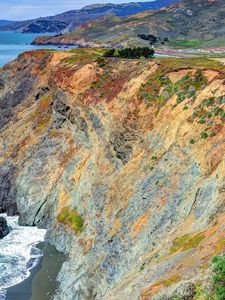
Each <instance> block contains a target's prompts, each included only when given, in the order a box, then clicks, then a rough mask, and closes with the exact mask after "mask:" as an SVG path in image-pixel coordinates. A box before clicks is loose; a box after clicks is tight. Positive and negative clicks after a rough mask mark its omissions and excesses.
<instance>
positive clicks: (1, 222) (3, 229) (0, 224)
mask: <svg viewBox="0 0 225 300" xmlns="http://www.w3.org/2000/svg"><path fill="white" fill-rule="evenodd" d="M7 234H9V226H8V224H7V221H6V219H5V218H3V217H0V239H3V238H4V237H5V236H6V235H7Z"/></svg>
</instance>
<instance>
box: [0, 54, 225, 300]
mask: <svg viewBox="0 0 225 300" xmlns="http://www.w3.org/2000/svg"><path fill="white" fill-rule="evenodd" d="M101 53H102V50H98V49H92V50H75V51H71V52H68V53H64V52H51V51H37V52H28V53H24V54H22V55H21V56H20V57H19V58H18V59H17V60H16V61H14V62H12V63H10V64H8V65H7V66H5V68H4V70H1V73H0V82H1V90H0V108H1V133H0V134H1V145H0V149H1V152H0V162H1V168H2V169H3V170H5V171H4V172H1V179H0V180H1V181H2V182H4V183H5V185H6V186H7V188H5V189H3V192H2V191H1V193H2V195H1V198H0V206H1V205H2V203H4V208H3V210H6V211H7V210H8V209H9V208H10V207H11V206H12V205H14V204H15V203H16V205H17V208H16V209H18V211H19V213H20V222H21V223H22V224H28V225H38V226H42V227H46V228H47V229H48V240H49V241H50V242H52V243H53V244H55V245H56V246H57V248H58V249H60V250H63V251H65V252H68V253H69V259H68V262H66V263H65V264H64V266H63V268H62V270H61V272H60V274H59V279H60V287H59V290H58V293H57V295H56V296H55V299H66V300H70V299H71V300H72V299H73V300H74V299H107V300H108V299H123V300H126V299H142V300H146V299H153V297H154V296H153V295H155V294H158V293H159V292H160V293H161V294H158V296H156V297H157V298H154V299H172V297H173V296H175V295H176V296H179V295H180V296H182V297H183V298H182V299H192V298H193V296H194V294H195V282H196V281H198V284H200V285H201V284H203V283H204V282H203V283H202V281H204V278H205V276H207V269H208V267H209V263H210V260H211V257H212V256H213V255H216V254H218V253H221V252H222V251H224V250H225V239H224V218H225V214H224V192H225V186H224V176H225V173H224V171H225V170H224V169H225V164H224V150H225V138H224V136H225V135H224V133H225V127H224V120H225V111H224V110H225V85H224V79H225V78H224V77H225V74H224V66H223V65H222V64H220V63H219V62H216V61H211V60H207V59H201V58H194V59H193V60H190V59H189V61H185V60H184V59H182V60H181V59H172V58H171V59H156V60H153V61H142V60H139V61H132V60H118V59H107V60H103V59H102V58H101ZM6 170H7V171H6ZM6 173H7V174H10V176H9V175H7V176H5V175H4V174H6ZM6 199H7V201H8V202H6ZM16 209H15V210H16ZM164 292H165V294H163V293H164ZM163 297H164V298H163Z"/></svg>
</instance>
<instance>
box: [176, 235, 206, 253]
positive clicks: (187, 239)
mask: <svg viewBox="0 0 225 300" xmlns="http://www.w3.org/2000/svg"><path fill="white" fill-rule="evenodd" d="M204 238H205V235H204V234H203V233H198V234H196V235H194V236H193V235H191V234H185V235H183V236H181V237H178V238H176V239H175V240H174V241H173V245H172V246H171V248H170V253H174V252H177V251H186V250H188V249H191V248H195V247H197V246H198V245H199V243H200V242H201V241H202V240H204Z"/></svg>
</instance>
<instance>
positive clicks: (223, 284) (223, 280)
mask: <svg viewBox="0 0 225 300" xmlns="http://www.w3.org/2000/svg"><path fill="white" fill-rule="evenodd" d="M212 287H213V292H214V294H215V297H216V299H218V300H224V299H225V255H220V256H215V257H213V259H212Z"/></svg>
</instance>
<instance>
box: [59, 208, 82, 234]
mask: <svg viewBox="0 0 225 300" xmlns="http://www.w3.org/2000/svg"><path fill="white" fill-rule="evenodd" d="M57 220H58V221H59V222H60V223H62V224H64V225H68V226H69V227H70V228H71V229H72V230H74V231H75V232H76V234H80V233H81V232H82V231H83V229H84V220H83V218H82V216H81V215H79V214H78V212H77V210H76V208H71V207H69V206H67V207H64V208H63V209H62V210H61V212H60V214H59V215H58V216H57Z"/></svg>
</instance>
